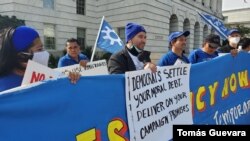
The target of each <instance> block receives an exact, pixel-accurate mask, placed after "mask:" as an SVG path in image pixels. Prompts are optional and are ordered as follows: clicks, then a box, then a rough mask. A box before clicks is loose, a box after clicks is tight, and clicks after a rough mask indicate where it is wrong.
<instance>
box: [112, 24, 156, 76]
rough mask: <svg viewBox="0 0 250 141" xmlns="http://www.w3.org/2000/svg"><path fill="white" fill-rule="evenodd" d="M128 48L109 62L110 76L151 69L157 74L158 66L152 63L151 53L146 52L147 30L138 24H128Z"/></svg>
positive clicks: (126, 28)
mask: <svg viewBox="0 0 250 141" xmlns="http://www.w3.org/2000/svg"><path fill="white" fill-rule="evenodd" d="M125 36H126V46H125V48H124V49H123V50H121V51H120V52H117V53H116V54H113V55H112V56H111V57H110V59H109V62H108V70H109V73H110V74H123V73H125V72H126V71H135V70H142V69H151V71H152V72H156V65H155V64H153V63H152V62H151V59H150V52H149V51H145V50H144V46H145V44H146V30H145V29H144V27H143V26H141V25H139V24H136V23H128V24H127V25H126V27H125Z"/></svg>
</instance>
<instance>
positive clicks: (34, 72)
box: [22, 60, 60, 86]
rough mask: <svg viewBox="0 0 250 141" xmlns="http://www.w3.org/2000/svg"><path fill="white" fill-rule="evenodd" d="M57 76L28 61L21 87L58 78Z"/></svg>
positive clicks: (50, 70) (48, 69) (44, 67)
mask: <svg viewBox="0 0 250 141" xmlns="http://www.w3.org/2000/svg"><path fill="white" fill-rule="evenodd" d="M59 74H60V73H58V72H57V71H55V70H53V69H51V68H49V67H47V66H44V65H42V64H39V63H36V62H34V61H32V60H29V61H28V64H27V67H26V70H25V74H24V77H23V81H22V86H24V85H27V84H31V83H34V82H38V81H42V80H45V79H51V78H58V77H59Z"/></svg>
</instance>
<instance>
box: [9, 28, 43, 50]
mask: <svg viewBox="0 0 250 141" xmlns="http://www.w3.org/2000/svg"><path fill="white" fill-rule="evenodd" d="M38 37H39V34H38V32H37V31H36V30H35V29H33V28H31V27H28V26H19V27H17V28H16V29H15V31H14V33H13V36H12V42H13V45H14V47H15V49H16V51H17V52H21V51H25V50H26V49H28V47H30V46H31V44H32V43H33V41H34V40H35V39H36V38H38Z"/></svg>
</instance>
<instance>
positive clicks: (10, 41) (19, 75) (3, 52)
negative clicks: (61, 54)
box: [0, 26, 80, 92]
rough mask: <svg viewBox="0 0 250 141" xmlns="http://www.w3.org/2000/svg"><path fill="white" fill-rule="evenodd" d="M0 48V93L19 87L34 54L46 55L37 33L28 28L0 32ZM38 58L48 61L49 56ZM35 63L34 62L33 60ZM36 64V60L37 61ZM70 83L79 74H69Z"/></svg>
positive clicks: (20, 27)
mask: <svg viewBox="0 0 250 141" xmlns="http://www.w3.org/2000/svg"><path fill="white" fill-rule="evenodd" d="M0 35H1V37H0V38H1V47H0V92H2V91H5V90H8V89H11V88H15V87H18V86H21V83H22V80H23V77H24V73H25V70H26V67H27V64H28V60H30V59H33V56H34V55H35V54H36V53H38V52H39V53H40V54H41V53H42V54H47V53H48V52H46V51H45V50H44V49H43V44H42V42H41V39H40V37H39V34H38V32H37V31H36V30H35V29H33V28H31V27H28V26H18V27H16V28H13V27H10V28H6V29H3V30H1V34H0ZM43 56H46V57H44V58H40V59H42V60H43V62H46V61H48V59H49V56H47V55H43ZM33 61H35V60H33ZM37 62H38V60H37ZM38 63H39V62H38ZM69 78H70V80H71V82H72V83H76V82H77V81H78V79H79V78H80V75H79V74H76V73H74V72H72V73H69Z"/></svg>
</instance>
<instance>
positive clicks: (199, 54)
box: [188, 48, 218, 64]
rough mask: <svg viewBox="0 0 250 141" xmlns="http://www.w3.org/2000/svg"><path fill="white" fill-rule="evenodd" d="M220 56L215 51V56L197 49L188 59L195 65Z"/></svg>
mask: <svg viewBox="0 0 250 141" xmlns="http://www.w3.org/2000/svg"><path fill="white" fill-rule="evenodd" d="M217 56H218V52H217V51H215V52H214V54H208V53H206V52H204V51H203V50H202V49H200V48H199V49H196V50H194V51H192V52H191V53H190V55H189V57H188V59H189V61H190V63H192V64H195V63H199V62H204V61H209V60H211V59H213V58H215V57H217Z"/></svg>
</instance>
